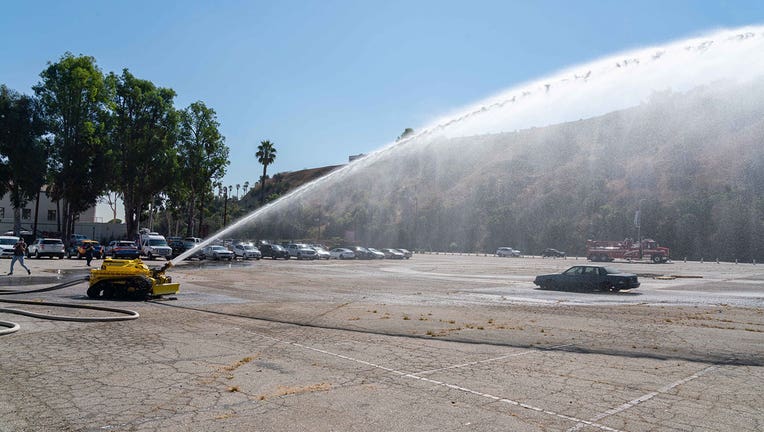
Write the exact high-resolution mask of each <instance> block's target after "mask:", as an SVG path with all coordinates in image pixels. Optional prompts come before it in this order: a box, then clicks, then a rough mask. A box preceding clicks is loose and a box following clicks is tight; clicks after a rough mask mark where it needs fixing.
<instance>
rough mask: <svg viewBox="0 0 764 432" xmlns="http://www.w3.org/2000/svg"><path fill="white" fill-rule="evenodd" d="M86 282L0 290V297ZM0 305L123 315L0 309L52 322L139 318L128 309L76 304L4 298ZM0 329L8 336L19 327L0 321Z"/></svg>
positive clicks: (51, 289)
mask: <svg viewBox="0 0 764 432" xmlns="http://www.w3.org/2000/svg"><path fill="white" fill-rule="evenodd" d="M87 280H88V278H87V277H84V278H77V279H71V280H68V281H65V282H62V283H60V284H57V285H53V286H50V287H46V288H40V289H35V290H29V291H14V290H5V289H2V290H0V296H5V295H23V294H34V293H41V292H47V291H55V290H59V289H63V288H67V287H70V286H73V285H77V284H80V283H82V282H85V281H87ZM0 303H11V304H25V305H34V306H52V307H62V308H71V309H88V310H97V311H103V312H114V313H117V314H121V315H124V316H104V317H78V316H66V315H50V314H40V313H36V312H31V311H27V310H23V309H14V308H6V307H0V312H5V313H10V314H16V315H25V316H29V317H33V318H41V319H49V320H54V321H74V322H109V321H126V320H133V319H136V318H138V317H139V316H140V315H139V314H138V312H135V311H133V310H130V309H120V308H112V307H104V306H90V305H83V304H77V303H55V302H45V301H33V300H17V299H5V298H0ZM3 327H4V328H3ZM0 328H2V329H0V335H6V334H10V333H14V332H16V331H18V330H19V329H20V328H21V326H19V325H18V324H17V323H14V322H10V321H0Z"/></svg>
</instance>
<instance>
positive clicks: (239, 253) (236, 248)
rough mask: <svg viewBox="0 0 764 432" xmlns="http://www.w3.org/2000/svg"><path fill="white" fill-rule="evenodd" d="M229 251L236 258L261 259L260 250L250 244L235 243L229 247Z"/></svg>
mask: <svg viewBox="0 0 764 432" xmlns="http://www.w3.org/2000/svg"><path fill="white" fill-rule="evenodd" d="M231 250H232V251H233V254H234V256H236V257H237V258H242V259H256V260H259V259H260V258H262V257H263V254H261V253H260V250H258V249H257V248H256V247H255V245H253V244H252V243H236V244H235V245H233V246H231Z"/></svg>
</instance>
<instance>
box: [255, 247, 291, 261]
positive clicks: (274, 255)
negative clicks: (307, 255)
mask: <svg viewBox="0 0 764 432" xmlns="http://www.w3.org/2000/svg"><path fill="white" fill-rule="evenodd" d="M257 248H258V249H260V253H261V254H262V255H263V258H266V257H270V258H271V259H279V258H284V259H287V260H288V259H289V251H288V250H286V249H284V248H283V247H281V246H279V245H274V244H263V245H260V246H258V247H257Z"/></svg>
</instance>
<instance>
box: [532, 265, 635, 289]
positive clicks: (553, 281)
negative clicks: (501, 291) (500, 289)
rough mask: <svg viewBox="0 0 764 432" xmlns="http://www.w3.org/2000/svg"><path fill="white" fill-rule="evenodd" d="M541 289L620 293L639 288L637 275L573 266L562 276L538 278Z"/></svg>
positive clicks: (601, 267) (541, 276)
mask: <svg viewBox="0 0 764 432" xmlns="http://www.w3.org/2000/svg"><path fill="white" fill-rule="evenodd" d="M533 283H534V284H536V285H538V286H539V287H540V288H541V289H556V290H569V291H594V290H598V291H620V290H626V289H632V288H638V287H639V279H638V278H637V275H635V274H632V273H624V272H622V271H621V270H618V269H616V268H613V267H603V266H586V265H583V266H573V267H571V268H569V269H567V270H565V271H564V272H562V273H560V274H548V275H540V276H536V279H534V281H533Z"/></svg>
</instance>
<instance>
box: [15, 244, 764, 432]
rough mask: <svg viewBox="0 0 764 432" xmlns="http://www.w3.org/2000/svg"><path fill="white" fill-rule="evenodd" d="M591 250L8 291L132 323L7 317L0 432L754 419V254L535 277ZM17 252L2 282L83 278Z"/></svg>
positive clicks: (462, 427)
mask: <svg viewBox="0 0 764 432" xmlns="http://www.w3.org/2000/svg"><path fill="white" fill-rule="evenodd" d="M584 262H585V261H583V260H575V259H571V258H569V259H567V260H560V259H556V260H552V259H541V258H537V257H536V258H534V257H529V258H507V259H504V258H497V257H492V256H467V255H464V256H458V255H415V256H414V258H413V259H411V260H406V261H387V260H384V261H321V262H304V261H289V262H286V261H271V260H262V261H257V262H234V263H230V264H228V263H196V262H187V263H181V264H180V265H178V266H176V267H174V268H173V269H171V270H170V272H171V274H172V276H173V278H174V279H175V280H176V281H179V282H180V283H181V291H180V292H179V293H178V295H177V296H176V297H177V299H176V300H160V301H153V302H125V301H92V300H89V299H87V297H86V296H85V291H86V287H87V285H86V283H82V284H80V285H76V286H73V287H69V288H65V289H62V290H58V291H51V292H44V293H35V294H14V295H11V296H3V297H0V299H2V298H14V299H25V300H30V299H31V300H46V301H54V302H74V303H83V304H91V305H103V306H111V307H119V308H127V309H131V310H134V311H137V312H138V313H140V315H141V317H140V318H139V319H137V320H133V321H123V322H98V323H82V322H61V321H50V320H42V319H35V318H31V317H26V316H19V315H11V314H7V313H3V312H0V320H2V321H13V322H16V323H18V324H20V326H21V329H20V330H19V331H18V332H16V333H13V334H10V335H5V336H0V344H1V345H2V349H1V350H0V431H2V432H6V431H156V430H162V431H188V430H194V431H232V430H243V431H250V430H251V431H283V430H291V431H412V430H416V431H443V430H448V431H507V430H512V431H602V430H604V431H664V430H665V431H762V430H764V410H762V407H764V392H762V391H761V389H762V388H763V387H764V386H763V385H762V384H764V266H762V265H761V264H759V265H752V264H734V263H719V264H717V263H715V262H711V263H708V262H707V263H698V262H688V263H684V262H676V263H670V264H665V265H652V264H633V263H619V264H616V265H615V266H616V267H620V268H622V269H624V270H627V271H631V272H634V273H637V274H639V275H640V281H641V282H642V286H641V287H640V288H639V289H637V290H632V291H631V292H621V293H609V294H604V293H603V294H599V293H573V292H556V291H541V290H537V289H535V287H534V285H533V284H532V280H533V277H534V276H535V275H537V274H541V273H550V272H557V271H560V270H564V269H565V268H567V267H569V266H570V265H574V264H581V263H584ZM27 263H28V265H30V268H31V269H32V272H33V273H32V276H31V277H29V276H26V275H24V276H19V275H14V276H12V277H7V276H4V277H0V288H6V289H14V290H31V289H34V288H39V287H43V286H48V285H52V284H55V283H57V282H60V281H62V280H66V279H67V278H70V277H74V276H77V275H84V272H85V271H86V267H85V265H84V262H83V261H78V260H46V259H42V260H31V259H30V260H28V261H27ZM98 263H99V261H96V264H98ZM7 264H8V261H7V260H0V272H1V271H2V270H3V267H4V266H5V265H7ZM148 264H149V265H155V266H159V265H161V264H162V262H160V261H157V262H148ZM59 271H60V272H59ZM660 275H673V276H680V277H679V278H676V279H668V280H662V279H654V276H660ZM59 277H60V279H59ZM0 307H16V308H20V309H28V310H34V311H36V312H41V313H52V314H61V313H62V312H61V311H60V310H57V309H56V308H52V307H49V306H42V305H40V306H31V307H26V306H25V307H22V306H17V305H7V304H3V303H0ZM95 313H98V314H103V313H100V312H93V311H79V310H74V311H70V310H67V311H66V314H67V315H72V314H80V315H83V316H90V315H93V314H95Z"/></svg>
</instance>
